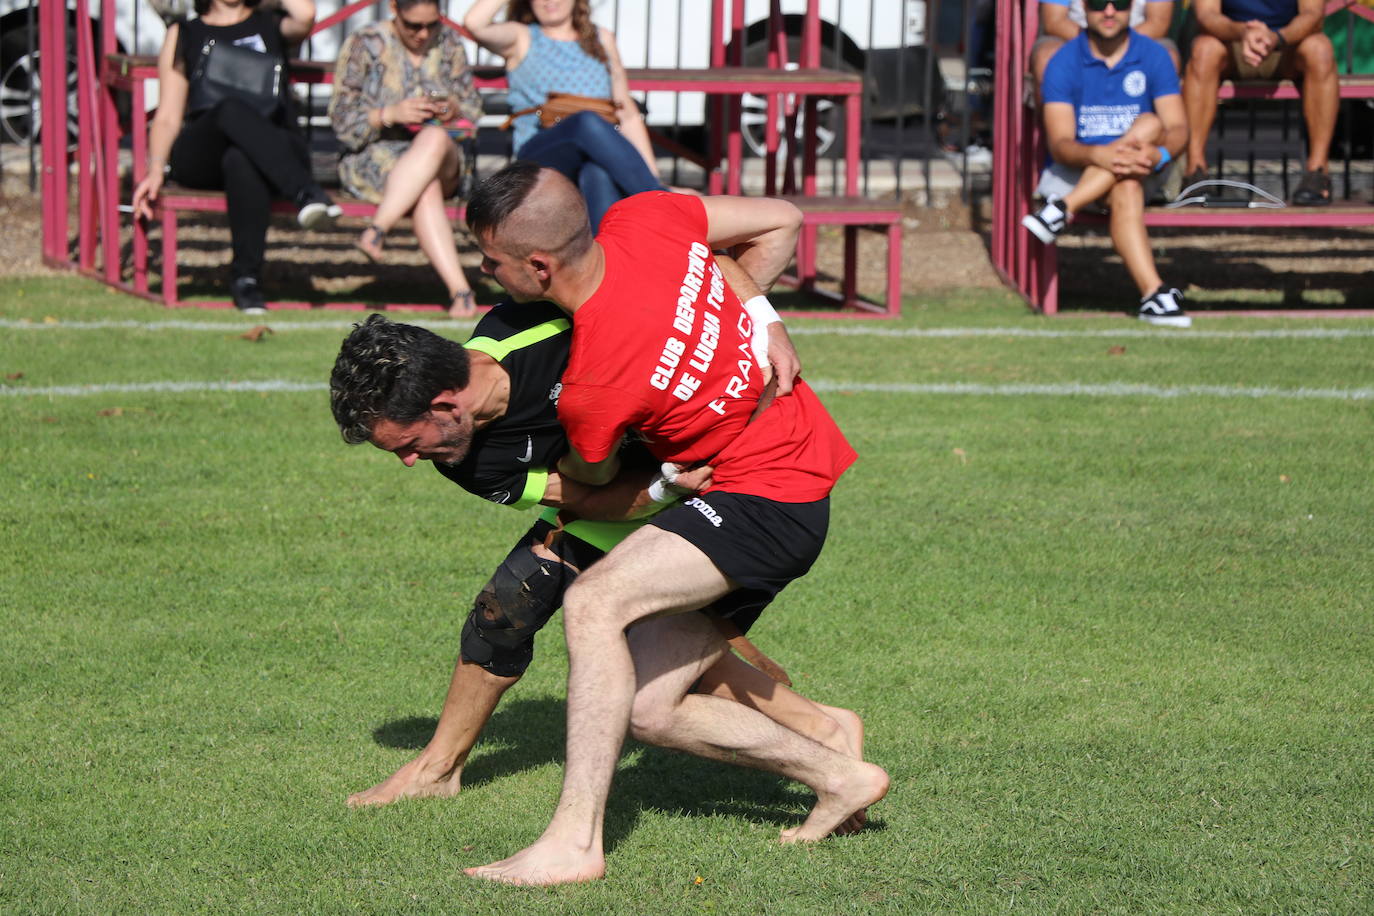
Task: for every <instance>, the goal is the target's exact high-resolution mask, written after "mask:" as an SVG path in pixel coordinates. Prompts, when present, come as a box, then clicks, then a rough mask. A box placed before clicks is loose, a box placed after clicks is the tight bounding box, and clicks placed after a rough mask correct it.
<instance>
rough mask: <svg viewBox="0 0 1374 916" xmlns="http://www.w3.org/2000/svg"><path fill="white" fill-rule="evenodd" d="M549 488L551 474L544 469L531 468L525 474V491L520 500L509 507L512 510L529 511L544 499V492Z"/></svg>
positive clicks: (522, 492)
mask: <svg viewBox="0 0 1374 916" xmlns="http://www.w3.org/2000/svg"><path fill="white" fill-rule="evenodd" d="M548 488H549V472H548V471H547V470H545V469H544V468H530V469H529V471H528V472H527V473H526V474H525V489H524V490H522V491H521V493H520V498H519V499H517V500H516V501H515V502H513V503H508V504H507V505H509V506H510V507H511V508H512V509H528V508H529V507H530V506H534V505H537V504H538V503H539V500H541V499H543V498H544V491H545V490H547V489H548Z"/></svg>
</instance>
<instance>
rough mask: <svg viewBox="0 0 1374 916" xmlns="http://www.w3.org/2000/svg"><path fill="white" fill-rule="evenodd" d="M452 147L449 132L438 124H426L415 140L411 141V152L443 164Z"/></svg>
mask: <svg viewBox="0 0 1374 916" xmlns="http://www.w3.org/2000/svg"><path fill="white" fill-rule="evenodd" d="M452 145H453V144H452V142H451V141H450V140H449V136H448V131H447V130H445V129H444V128H442V127H440V126H438V125H437V124H426V125H425V126H424V127H422V128H420V130H419V132H418V133H416V134H415V139H414V140H412V141H410V148H411V150H413V151H415V152H416V153H418V154H419V155H422V156H424V157H425V159H426V160H428V161H433V162H442V161H443V158H444V157H445V156H447V155H448V149H449V147H450V146H452Z"/></svg>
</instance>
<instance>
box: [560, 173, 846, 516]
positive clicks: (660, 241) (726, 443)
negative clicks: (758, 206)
mask: <svg viewBox="0 0 1374 916" xmlns="http://www.w3.org/2000/svg"><path fill="white" fill-rule="evenodd" d="M706 228H707V225H706V208H705V206H704V205H703V204H702V202H701V200H700V199H699V198H696V197H692V196H689V195H683V194H669V193H667V192H662V191H654V192H649V193H645V194H637V195H635V196H634V197H631V198H627V199H626V200H624V201H621V202H620V203H618V204H616V205H615V206H614V207H612V208H611V209H610V210H609V211H608V212H607V214H606V216H605V218H604V219H603V220H602V222H601V232H600V234H599V235H598V236H597V239H596V240H597V242H598V243H599V244H600V245H601V247H602V249H603V251H604V252H605V255H606V274H605V278H604V279H603V280H602V281H601V285H600V286H599V287H598V288H597V290H596V292H595V293H594V294H593V295H592V297H591V298H590V299H588V300H587V301H586V302H585V303H583V305H582V307H581V308H579V309H578V310H577V313H576V314H575V315H574V316H573V340H572V355H571V357H570V358H569V360H568V368H567V369H566V370H565V371H564V373H563V391H562V394H561V395H560V396H559V400H558V417H559V419H560V420H561V421H562V423H563V427H564V428H565V429H566V430H567V432H568V439H569V440H570V441H571V442H572V445H573V447H574V448H575V449H577V451H578V453H579V454H580V455H581V456H582V457H583V458H585V459H586V460H588V461H593V462H594V461H601V460H603V459H605V458H606V457H607V456H609V455H610V454H611V453H612V452H613V451H614V450H615V449H616V447H617V446H618V445H619V443H620V441H621V438H622V436H623V435H624V433H625V431H626V429H629V428H633V429H634V430H636V431H637V432H638V433H639V434H640V435H641V436H642V437H643V438H644V439H645V440H646V443H647V445H648V448H649V450H650V451H651V452H652V453H653V454H654V455H656V456H657V457H658V458H659V459H660V460H663V461H676V462H680V463H683V464H695V463H698V462H706V463H708V464H710V465H712V466H713V467H714V468H715V471H714V474H713V481H714V482H713V484H712V486H711V489H712V490H725V491H728V492H730V493H742V494H746V495H750V496H762V497H766V498H768V499H773V500H776V501H778V502H792V503H799V502H812V501H814V500H818V499H822V498H824V497H826V496H828V495H829V493H830V490H831V488H832V487H833V486H834V484H835V481H836V480H838V479H839V477H840V475H841V474H843V473H844V471H845V469H846V468H848V467H849V466H850V465H851V464H853V463H854V460H855V458H856V457H857V456H856V455H855V453H854V450H853V449H852V448H851V447H850V445H849V443H848V442H846V441H845V438H844V435H843V434H842V433H841V432H840V429H839V427H838V426H836V425H835V421H834V420H833V419H831V417H830V414H829V413H828V412H827V411H826V409H825V407H824V406H823V405H822V404H821V402H820V399H819V398H818V397H816V393H815V392H814V391H812V390H811V388H810V387H808V386H807V385H806V384H805V383H804V382H802V381H801V380H800V379H798V381H797V384H796V386H795V388H794V389H793V391H792V393H791V394H790V395H788V396H787V397H781V398H776V399H775V400H774V402H773V403H772V404H771V405H769V407H768V408H767V409H766V410H765V411H764V412H763V413H762V414H761V415H760V416H759V417H758V419H756V420H755V421H754V422H753V423H750V422H749V418H750V416H751V415H752V414H753V412H754V408H755V406H757V404H758V401H759V397H760V395H761V394H762V392H763V372H762V370H761V369H760V368H759V366H758V363H757V362H755V360H754V356H753V350H752V349H751V347H750V340H751V338H752V336H753V325H752V323H751V322H750V320H749V316H748V314H747V313H746V312H745V311H744V307H743V305H742V304H741V303H740V300H739V297H738V296H736V295H735V293H734V292H733V291H732V290H731V289H730V287H729V286H728V285H727V284H726V283H725V281H724V278H723V277H722V276H721V273H720V269H719V268H718V267H717V266H716V264H715V259H714V258H712V256H711V249H710V246H709V245H707V243H706Z"/></svg>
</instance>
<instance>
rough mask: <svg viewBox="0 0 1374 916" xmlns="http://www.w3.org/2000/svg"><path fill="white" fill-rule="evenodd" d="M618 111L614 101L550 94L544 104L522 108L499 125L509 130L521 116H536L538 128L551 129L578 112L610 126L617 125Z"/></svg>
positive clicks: (567, 93) (618, 119)
mask: <svg viewBox="0 0 1374 916" xmlns="http://www.w3.org/2000/svg"><path fill="white" fill-rule="evenodd" d="M619 109H620V103H619V102H617V101H615V100H614V99H599V98H596V97H595V96H590V95H574V94H572V93H571V92H550V93H549V97H548V98H547V99H545V100H544V104H542V105H536V106H534V107H533V108H522V109H521V110H520V111H516V112H512V113H511V116H510V117H509V118H506V123H504V124H502V125H501V129H502V130H507V129H509V128H510V126H511V124H513V123H514V122H515V119H516V118H518V117H520V116H521V115H527V114H538V115H539V126H540V127H553V126H554V125H555V124H557V123H558V122H559V121H561V120H563V119H564V118H566V117H569V116H571V115H575V114H577V113H578V112H579V111H590V112H592V113H593V114H595V115H597V116H598V117H600V118H601V120H603V121H606V122H608V123H610V124H619V123H620V116H619V115H618V114H616V112H617V111H618V110H619Z"/></svg>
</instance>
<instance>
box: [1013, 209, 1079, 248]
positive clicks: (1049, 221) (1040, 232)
mask: <svg viewBox="0 0 1374 916" xmlns="http://www.w3.org/2000/svg"><path fill="white" fill-rule="evenodd" d="M1068 224H1069V214H1068V213H1067V212H1066V211H1065V210H1064V208H1063V207H1061V206H1060V205H1059V201H1057V200H1053V199H1051V200H1047V201H1045V206H1043V207H1041V208H1040V209H1039V210H1036V211H1035V212H1034V213H1027V214H1026V215H1025V216H1023V217H1021V225H1023V226H1025V227H1026V228H1027V229H1029V230H1030V233H1031V235H1033V236H1035V237H1036V238H1038V239H1039V240H1040V241H1042V242H1044V243H1045V244H1046V245H1053V244H1054V240H1055V239H1057V238H1058V237H1059V233H1061V232H1063V231H1064V227H1065V226H1067V225H1068Z"/></svg>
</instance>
